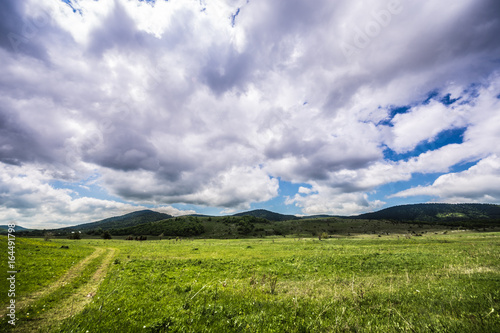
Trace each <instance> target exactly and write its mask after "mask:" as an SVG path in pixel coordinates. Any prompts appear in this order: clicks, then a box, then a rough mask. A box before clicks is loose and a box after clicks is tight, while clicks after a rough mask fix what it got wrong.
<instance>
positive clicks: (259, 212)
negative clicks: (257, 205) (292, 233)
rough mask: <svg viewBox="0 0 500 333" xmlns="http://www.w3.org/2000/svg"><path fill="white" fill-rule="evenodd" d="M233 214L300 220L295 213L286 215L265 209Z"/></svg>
mask: <svg viewBox="0 0 500 333" xmlns="http://www.w3.org/2000/svg"><path fill="white" fill-rule="evenodd" d="M232 216H253V217H259V218H263V219H266V220H268V221H289V220H300V217H297V216H295V215H284V214H279V213H275V212H271V211H268V210H265V209H256V210H251V211H248V212H242V213H237V214H233V215H232Z"/></svg>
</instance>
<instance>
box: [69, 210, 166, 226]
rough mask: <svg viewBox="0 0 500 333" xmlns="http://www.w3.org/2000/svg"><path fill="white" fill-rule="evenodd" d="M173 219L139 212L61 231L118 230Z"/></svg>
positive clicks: (145, 211)
mask: <svg viewBox="0 0 500 333" xmlns="http://www.w3.org/2000/svg"><path fill="white" fill-rule="evenodd" d="M171 217H173V216H172V215H168V214H164V213H158V212H154V211H152V210H141V211H138V212H133V213H129V214H125V215H121V216H115V217H110V218H108V219H104V220H100V221H97V222H91V223H85V224H79V225H76V226H73V227H67V228H62V230H93V229H99V228H100V229H102V230H110V229H119V228H127V227H133V226H136V225H139V224H144V223H149V222H155V221H160V220H165V219H169V218H171Z"/></svg>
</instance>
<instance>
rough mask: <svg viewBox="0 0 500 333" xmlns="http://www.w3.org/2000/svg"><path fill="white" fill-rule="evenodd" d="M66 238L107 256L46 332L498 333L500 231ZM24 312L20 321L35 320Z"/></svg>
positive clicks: (47, 324)
mask: <svg viewBox="0 0 500 333" xmlns="http://www.w3.org/2000/svg"><path fill="white" fill-rule="evenodd" d="M361 223H362V222H361ZM235 229H236V230H237V226H236V227H235ZM30 241H33V242H34V240H30ZM37 242H40V243H42V244H44V242H43V241H37ZM55 242H56V241H54V242H46V243H54V244H55ZM57 242H59V241H57ZM63 242H65V244H70V245H69V247H70V248H69V249H67V250H66V251H69V252H71V251H76V252H78V251H83V250H85V247H87V246H91V247H94V248H101V249H105V248H114V249H116V254H115V256H114V259H113V260H112V263H111V264H110V266H109V267H110V268H109V271H108V273H107V276H106V278H105V280H104V281H103V282H102V284H101V285H100V288H99V289H98V291H97V293H96V294H95V295H92V298H91V301H90V303H89V304H88V305H87V306H86V307H85V308H84V309H83V310H82V311H80V312H79V313H76V314H75V315H73V316H70V317H68V318H66V319H64V320H62V321H57V322H51V321H50V320H46V322H45V326H43V325H42V326H41V327H45V329H44V331H48V332H87V331H89V332H355V331H358V332H400V331H409V332H498V331H500V317H499V311H500V233H484V232H480V233H477V232H463V231H449V232H447V233H446V234H445V233H443V232H437V234H434V233H433V232H432V233H431V232H427V233H424V234H422V236H420V237H415V236H410V234H408V233H406V236H403V234H400V235H396V234H391V235H386V234H384V235H382V234H380V237H379V234H375V235H358V236H336V237H335V238H327V239H324V238H323V239H322V240H321V241H320V240H319V239H318V237H315V238H312V237H309V238H302V237H289V236H287V237H286V238H284V237H282V236H273V237H267V238H247V239H227V240H224V239H210V240H208V239H182V240H181V239H171V240H168V239H163V240H155V241H145V242H130V241H125V240H117V239H112V240H102V239H90V240H89V239H83V240H73V241H70V240H64V241H63ZM72 244H80V245H79V246H82V248H79V247H78V245H75V246H72ZM29 246H31V245H29ZM29 246H28V247H29ZM38 246H40V245H38ZM52 250H53V251H57V250H58V248H57V247H52ZM54 253H55V252H54ZM100 258H101V256H99V257H97V258H96V259H95V261H92V262H91V263H90V264H89V265H88V266H87V270H84V272H83V273H82V276H83V275H86V276H87V277H88V276H89V275H90V274H91V273H90V272H91V271H92V270H93V269H95V267H96V265H97V263H98V262H99V260H100ZM33 259H34V257H29V258H28V259H25V261H26V262H30V261H32V260H33ZM19 279H21V278H19ZM26 279H27V280H31V279H34V278H32V277H26ZM79 281H80V280H78V279H75V280H74V281H73V282H72V283H74V284H81V283H82V282H81V281H80V282H79ZM60 293H61V292H58V293H56V292H54V293H53V294H52V296H50V297H52V298H51V299H53V302H51V304H57V299H58V298H64V297H66V296H63V295H62V294H60ZM63 294H64V293H63ZM47 297H49V296H47ZM47 300H48V298H46V299H45V300H40V302H39V303H37V304H36V305H33V306H34V307H32V309H38V311H39V312H40V309H39V308H38V307H40V306H42V307H43V305H45V304H46V302H47ZM42 303H43V304H42ZM36 306H38V307H36ZM42 309H43V308H42ZM41 311H43V310H41ZM33 312H34V311H31V312H30V315H29V316H30V319H29V320H30V321H26V320H27V319H26V315H25V312H22V314H23V315H24V317H22V319H21V321H25V322H24V325H27V326H25V327H30V326H29V325H30V324H33V325H35V324H40V323H42V322H43V320H42V319H40V318H41V317H38V316H41V315H40V314H38V313H33ZM37 318H38V319H37ZM2 328H5V329H6V330H8V329H9V327H5V326H3V327H2Z"/></svg>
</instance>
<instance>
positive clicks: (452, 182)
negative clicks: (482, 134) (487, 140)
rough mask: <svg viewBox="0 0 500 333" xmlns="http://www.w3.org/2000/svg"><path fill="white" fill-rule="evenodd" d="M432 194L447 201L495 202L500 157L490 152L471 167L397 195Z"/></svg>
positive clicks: (499, 190) (499, 184)
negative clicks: (428, 184) (489, 154)
mask: <svg viewBox="0 0 500 333" xmlns="http://www.w3.org/2000/svg"><path fill="white" fill-rule="evenodd" d="M416 195H429V196H433V197H437V198H439V199H440V200H441V201H446V202H454V203H457V202H492V203H496V202H498V200H499V199H500V158H499V157H498V156H497V155H491V156H488V157H486V158H484V159H482V160H481V161H479V162H478V163H477V164H476V165H474V166H472V167H470V168H469V169H468V170H465V171H462V172H458V173H449V174H445V175H442V176H440V177H439V178H438V179H436V181H434V183H433V184H432V185H430V186H420V185H419V186H417V187H414V188H411V189H408V190H404V191H401V192H398V193H396V194H394V195H393V196H394V197H409V196H416Z"/></svg>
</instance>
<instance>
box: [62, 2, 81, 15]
mask: <svg viewBox="0 0 500 333" xmlns="http://www.w3.org/2000/svg"><path fill="white" fill-rule="evenodd" d="M61 1H62V2H64V3H65V4H67V5H68V6H69V7H71V9H72V10H73V13H78V14H80V15H82V10H81V9H76V8H75V7H74V6H73V3H72V2H71V0H61Z"/></svg>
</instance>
